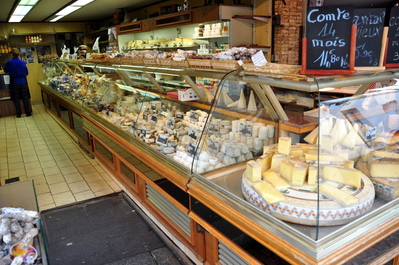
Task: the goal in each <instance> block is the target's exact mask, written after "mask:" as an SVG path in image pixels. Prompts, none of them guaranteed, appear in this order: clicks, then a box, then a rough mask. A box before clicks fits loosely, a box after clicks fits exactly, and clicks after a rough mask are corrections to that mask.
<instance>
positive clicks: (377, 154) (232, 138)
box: [43, 63, 399, 262]
mask: <svg viewBox="0 0 399 265" xmlns="http://www.w3.org/2000/svg"><path fill="white" fill-rule="evenodd" d="M56 64H58V63H56ZM51 67H52V69H53V70H51V71H48V73H51V74H48V79H47V81H46V82H44V83H43V84H45V85H46V86H48V87H49V88H52V89H55V90H57V91H58V92H57V93H61V94H62V95H63V96H65V97H68V98H70V99H71V100H72V101H76V102H79V104H80V105H81V106H82V112H83V113H84V115H87V116H88V117H90V118H91V121H93V122H98V123H99V124H101V126H104V127H106V128H108V129H109V130H110V131H113V132H115V133H116V134H117V135H118V137H122V138H123V139H125V140H126V141H129V142H130V143H131V145H132V148H137V149H140V150H142V151H143V152H146V153H148V154H150V155H151V156H152V157H154V161H157V162H156V163H159V165H162V166H165V167H168V168H170V169H171V170H172V171H173V172H174V173H173V174H171V175H165V176H163V177H166V178H170V179H173V178H175V177H176V176H175V175H179V176H180V177H183V178H184V179H185V185H186V188H187V191H186V192H187V193H188V194H190V195H191V196H192V197H193V198H195V199H196V200H198V201H200V202H201V203H203V204H204V205H205V206H206V207H208V208H209V209H211V210H212V211H214V212H216V213H218V214H219V215H220V216H222V217H223V218H224V219H225V220H226V221H228V222H229V223H231V224H232V225H234V226H236V227H238V228H239V229H241V230H242V231H244V233H246V234H247V235H249V236H251V237H252V238H254V239H256V240H257V241H258V242H259V243H261V244H262V245H264V246H266V247H268V248H271V249H274V247H273V246H274V244H280V243H281V242H289V243H288V244H289V245H290V247H292V249H293V251H291V253H290V251H288V249H289V247H288V248H286V249H285V250H282V251H281V253H280V254H281V256H283V257H284V258H285V259H287V260H292V259H293V256H294V254H293V253H297V252H296V251H299V252H300V253H302V254H303V255H304V260H308V261H312V262H314V261H319V260H323V259H328V257H330V256H331V255H332V254H333V253H335V252H336V251H338V250H339V249H342V248H345V246H347V245H350V244H353V242H355V240H357V239H359V238H364V237H365V236H366V235H367V234H368V233H370V231H374V230H376V229H379V227H381V226H382V225H385V224H386V223H389V222H391V220H394V221H393V222H394V223H391V225H389V228H390V230H389V232H387V235H388V234H390V233H393V232H395V231H396V230H397V228H395V227H397V220H398V215H399V206H398V200H399V199H398V198H397V197H398V195H399V184H398V183H399V180H398V179H399V173H398V172H399V166H398V164H399V162H398V161H399V155H398V150H397V143H398V141H397V137H398V135H397V130H398V128H399V115H398V108H397V102H398V100H399V99H397V97H398V93H397V91H398V89H399V86H398V85H399V83H398V78H399V71H398V70H397V69H395V70H386V71H382V72H377V73H360V74H356V75H348V76H328V77H326V76H323V77H309V76H299V75H296V74H280V73H278V72H277V73H276V72H273V73H262V72H256V71H252V72H249V71H242V70H232V71H228V70H212V69H190V68H171V67H169V68H167V67H152V66H127V65H107V66H105V65H96V64H89V63H82V64H80V65H79V64H75V65H74V67H71V66H70V64H68V67H69V69H75V68H76V69H75V70H72V71H70V70H68V71H67V72H66V70H65V67H58V66H51ZM57 69H58V70H57ZM78 69H80V70H78ZM57 75H58V76H57ZM157 75H158V76H176V77H177V78H179V79H180V80H184V81H185V82H179V81H176V82H174V83H172V85H171V86H170V84H168V82H166V81H165V80H162V77H157ZM56 76H57V77H56ZM67 77H68V78H67ZM77 78H78V79H77ZM79 78H80V79H82V80H80V81H77V80H79ZM205 79H206V82H212V85H211V86H208V87H206V86H200V85H201V82H203V81H204V80H205ZM86 80H87V82H86ZM63 81H65V82H63ZM65 83H68V84H69V86H65V85H63V84H65ZM193 84H194V85H193ZM187 88H188V89H187ZM190 89H191V90H192V92H193V93H194V95H195V98H194V100H192V99H187V98H185V97H184V94H182V93H183V92H184V91H186V90H190ZM331 89H335V90H340V89H345V91H347V89H352V90H353V93H352V94H353V96H350V97H347V96H346V97H341V98H337V99H333V100H327V101H321V100H319V99H320V98H322V96H323V93H324V91H327V90H331ZM174 90H178V92H177V95H176V94H173V93H170V92H174ZM291 91H296V92H300V93H301V94H300V96H301V97H302V96H304V95H305V96H304V97H303V98H301V100H305V101H309V100H311V101H312V102H313V101H314V102H316V104H317V106H318V108H317V109H314V110H311V111H307V112H305V113H301V114H300V117H301V119H300V120H301V121H302V124H292V123H291V118H292V117H288V116H287V114H286V112H285V110H284V109H283V107H282V106H281V104H280V102H279V98H278V97H277V96H276V94H280V95H281V94H284V93H285V92H286V93H287V94H288V93H291ZM276 92H278V93H276ZM314 95H316V98H313V96H314ZM307 124H315V126H314V127H313V129H312V130H309V131H305V132H301V133H299V134H296V133H292V132H295V131H296V130H294V129H293V130H292V131H291V132H290V133H288V134H287V132H286V131H285V128H287V126H291V127H295V126H297V127H301V126H307ZM283 125H284V126H283ZM88 126H90V125H88ZM283 128H284V129H283ZM110 157H111V158H112V155H111V156H110ZM125 167H126V166H125ZM126 169H128V168H125V171H128V170H126ZM131 178H133V177H131ZM133 179H134V178H133ZM215 200H216V201H217V203H215ZM189 211H191V212H192V213H194V214H197V215H198V216H201V214H200V213H199V212H197V211H196V208H195V207H194V206H191V207H189ZM237 216H239V218H237ZM203 219H204V220H206V217H204V218H203ZM260 233H264V234H263V235H262V234H260ZM268 234H269V235H270V234H273V235H275V236H277V237H278V238H279V240H281V242H280V243H276V242H279V240H277V241H275V242H274V243H271V242H270V241H269V240H268V239H267V236H266V235H268ZM281 244H282V243H281ZM284 244H286V243H284ZM355 249H356V247H355ZM348 251H349V250H348Z"/></svg>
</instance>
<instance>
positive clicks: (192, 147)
mask: <svg viewBox="0 0 399 265" xmlns="http://www.w3.org/2000/svg"><path fill="white" fill-rule="evenodd" d="M196 151H197V146H196V145H195V144H192V143H189V144H188V146H187V153H188V155H189V156H191V157H194V156H195V152H196Z"/></svg>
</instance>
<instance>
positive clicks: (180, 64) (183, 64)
mask: <svg viewBox="0 0 399 265" xmlns="http://www.w3.org/2000/svg"><path fill="white" fill-rule="evenodd" d="M172 66H175V67H182V68H188V67H190V65H189V63H188V61H181V62H180V61H173V60H172Z"/></svg>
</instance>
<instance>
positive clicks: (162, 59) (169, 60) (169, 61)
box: [158, 58, 172, 66]
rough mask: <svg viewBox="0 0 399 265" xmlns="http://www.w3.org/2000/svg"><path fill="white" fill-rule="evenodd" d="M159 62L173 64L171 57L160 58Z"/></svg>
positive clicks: (164, 64) (167, 64) (163, 64)
mask: <svg viewBox="0 0 399 265" xmlns="http://www.w3.org/2000/svg"><path fill="white" fill-rule="evenodd" d="M158 62H159V64H160V65H162V66H171V65H172V59H171V58H158Z"/></svg>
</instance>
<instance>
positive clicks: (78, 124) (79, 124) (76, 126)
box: [72, 111, 89, 144]
mask: <svg viewBox="0 0 399 265" xmlns="http://www.w3.org/2000/svg"><path fill="white" fill-rule="evenodd" d="M72 123H73V130H74V131H75V132H76V133H77V134H78V135H79V136H80V137H81V138H82V139H83V140H85V141H86V144H89V139H88V135H87V132H86V130H85V129H84V128H83V118H82V116H80V115H78V114H77V113H75V112H74V111H72Z"/></svg>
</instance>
